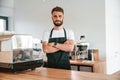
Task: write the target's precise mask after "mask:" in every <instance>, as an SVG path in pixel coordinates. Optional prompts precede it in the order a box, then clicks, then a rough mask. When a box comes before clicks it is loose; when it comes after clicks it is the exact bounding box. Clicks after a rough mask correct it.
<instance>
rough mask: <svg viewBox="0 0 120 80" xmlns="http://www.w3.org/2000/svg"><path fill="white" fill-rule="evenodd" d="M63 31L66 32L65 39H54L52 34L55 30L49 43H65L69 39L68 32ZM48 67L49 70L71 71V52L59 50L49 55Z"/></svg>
mask: <svg viewBox="0 0 120 80" xmlns="http://www.w3.org/2000/svg"><path fill="white" fill-rule="evenodd" d="M63 30H64V35H65V37H60V38H52V32H53V29H52V30H51V33H50V37H49V42H57V43H64V42H65V41H66V40H67V37H66V31H65V29H64V28H63ZM46 66H47V67H49V68H60V69H67V70H70V69H71V67H70V61H69V52H65V51H62V50H59V51H57V52H54V53H48V54H47V65H46Z"/></svg>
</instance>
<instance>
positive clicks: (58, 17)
mask: <svg viewBox="0 0 120 80" xmlns="http://www.w3.org/2000/svg"><path fill="white" fill-rule="evenodd" d="M63 19H64V14H63V13H62V12H58V11H54V12H53V14H52V20H53V23H54V25H55V26H57V27H59V26H61V25H62V24H63Z"/></svg>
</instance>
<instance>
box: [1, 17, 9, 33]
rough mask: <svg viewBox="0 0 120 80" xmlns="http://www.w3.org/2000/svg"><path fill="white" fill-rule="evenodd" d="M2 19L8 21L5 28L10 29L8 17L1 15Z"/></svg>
mask: <svg viewBox="0 0 120 80" xmlns="http://www.w3.org/2000/svg"><path fill="white" fill-rule="evenodd" d="M0 19H3V20H5V22H6V28H5V30H6V31H8V17H7V16H0Z"/></svg>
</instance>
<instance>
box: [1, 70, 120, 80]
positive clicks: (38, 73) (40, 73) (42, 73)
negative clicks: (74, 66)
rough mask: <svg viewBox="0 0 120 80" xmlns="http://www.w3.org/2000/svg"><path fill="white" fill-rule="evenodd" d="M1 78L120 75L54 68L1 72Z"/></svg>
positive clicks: (114, 79) (85, 79) (100, 79)
mask: <svg viewBox="0 0 120 80" xmlns="http://www.w3.org/2000/svg"><path fill="white" fill-rule="evenodd" d="M0 80H120V77H119V76H111V75H106V74H98V73H91V72H81V71H71V70H63V69H52V68H37V69H36V70H33V71H23V72H19V73H5V72H0Z"/></svg>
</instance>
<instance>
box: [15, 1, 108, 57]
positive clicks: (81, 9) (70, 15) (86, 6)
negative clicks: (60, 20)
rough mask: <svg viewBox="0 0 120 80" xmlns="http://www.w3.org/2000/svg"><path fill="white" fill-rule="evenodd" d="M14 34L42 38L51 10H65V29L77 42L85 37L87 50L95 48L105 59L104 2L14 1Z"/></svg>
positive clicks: (50, 25) (49, 19)
mask: <svg viewBox="0 0 120 80" xmlns="http://www.w3.org/2000/svg"><path fill="white" fill-rule="evenodd" d="M14 1H15V31H16V33H22V34H23V33H24V34H32V35H33V37H36V38H39V39H41V38H42V34H43V31H44V30H45V29H47V28H49V27H51V28H52V26H53V24H52V20H51V9H52V8H53V7H55V6H61V7H63V8H64V10H65V20H64V26H65V27H66V28H71V29H72V30H73V31H74V33H75V40H76V42H78V41H79V37H80V35H82V34H85V36H86V38H87V40H88V42H90V48H98V49H99V53H100V58H102V59H105V57H106V55H105V52H106V51H105V1H104V0H75V1H74V0H69V1H68V0H14Z"/></svg>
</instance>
